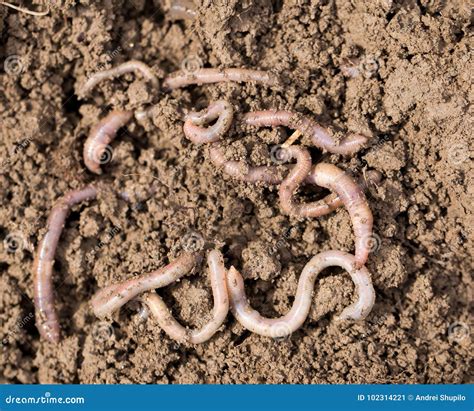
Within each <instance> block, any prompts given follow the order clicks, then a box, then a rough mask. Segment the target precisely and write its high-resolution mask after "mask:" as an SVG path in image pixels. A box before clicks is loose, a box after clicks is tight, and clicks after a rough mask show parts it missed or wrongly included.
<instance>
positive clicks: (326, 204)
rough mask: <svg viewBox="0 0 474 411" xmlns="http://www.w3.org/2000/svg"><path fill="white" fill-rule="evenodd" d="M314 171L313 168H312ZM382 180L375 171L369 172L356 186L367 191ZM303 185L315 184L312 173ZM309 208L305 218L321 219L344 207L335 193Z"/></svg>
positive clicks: (379, 174) (359, 179)
mask: <svg viewBox="0 0 474 411" xmlns="http://www.w3.org/2000/svg"><path fill="white" fill-rule="evenodd" d="M313 169H314V168H313ZM381 180H382V174H381V173H380V172H378V171H377V170H369V171H367V172H366V173H365V174H364V175H362V176H360V177H359V178H358V185H359V186H360V187H361V189H362V190H364V191H365V190H368V189H369V187H370V186H371V185H377V184H378V183H380V181H381ZM304 182H305V183H310V184H316V181H315V178H314V174H313V172H310V173H309V174H308V175H307V176H306V178H305V181H304ZM311 204H312V205H311V208H310V209H308V212H307V214H306V217H321V216H323V215H326V214H329V213H330V212H332V211H334V210H335V209H337V208H339V207H341V206H342V205H344V203H343V202H342V200H341V198H340V197H339V196H338V195H337V193H331V194H328V195H327V196H326V197H324V198H323V199H321V200H320V201H318V202H315V203H311Z"/></svg>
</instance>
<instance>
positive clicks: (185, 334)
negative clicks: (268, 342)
mask: <svg viewBox="0 0 474 411" xmlns="http://www.w3.org/2000/svg"><path fill="white" fill-rule="evenodd" d="M207 263H208V266H209V278H210V280H211V287H212V294H213V296H214V309H213V313H212V319H211V320H210V321H209V322H208V323H207V324H206V325H204V326H203V327H202V328H200V329H197V330H188V329H187V328H185V327H183V326H182V325H181V324H179V323H178V321H176V319H175V318H174V317H173V315H172V314H171V312H170V310H169V309H168V307H167V306H166V304H165V303H164V301H163V300H162V298H161V297H160V296H159V295H158V294H156V293H150V294H147V295H146V297H145V299H144V300H145V303H146V304H147V305H148V307H149V308H150V311H151V313H152V314H153V315H154V316H155V318H156V321H157V322H158V324H159V326H160V327H161V328H162V329H163V330H164V331H165V332H166V333H167V334H168V335H169V336H170V337H171V338H173V339H175V340H177V341H183V342H189V343H191V344H200V343H203V342H205V341H207V340H209V339H210V338H211V337H212V336H213V335H214V334H215V333H216V332H217V330H218V329H219V328H220V327H221V326H222V324H223V323H224V321H225V319H226V317H227V313H228V312H229V296H228V292H227V283H226V274H227V270H226V269H225V267H224V258H223V256H222V254H221V253H220V252H219V251H217V250H212V251H210V252H209V254H208V256H207Z"/></svg>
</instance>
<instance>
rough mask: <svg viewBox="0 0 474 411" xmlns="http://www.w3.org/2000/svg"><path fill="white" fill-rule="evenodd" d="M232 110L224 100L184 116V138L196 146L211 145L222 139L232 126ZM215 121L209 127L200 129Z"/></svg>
mask: <svg viewBox="0 0 474 411" xmlns="http://www.w3.org/2000/svg"><path fill="white" fill-rule="evenodd" d="M233 117H234V109H233V108H232V105H231V104H229V103H228V102H227V101H225V100H218V101H216V102H214V103H211V104H210V105H209V106H208V107H207V108H206V109H205V110H202V111H199V112H196V111H192V112H190V113H189V114H188V115H187V116H186V121H185V123H184V127H183V131H184V134H185V135H186V137H187V138H188V139H189V140H191V141H192V142H193V143H196V144H203V143H213V142H216V141H218V140H220V139H221V138H222V136H223V135H224V134H225V133H226V132H227V131H228V130H229V128H230V126H231V125H232V119H233ZM215 119H217V121H216V123H215V124H214V125H212V126H210V127H207V128H204V127H201V126H203V125H205V124H209V123H210V122H211V121H213V120H215Z"/></svg>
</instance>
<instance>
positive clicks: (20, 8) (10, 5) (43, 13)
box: [0, 1, 49, 17]
mask: <svg viewBox="0 0 474 411" xmlns="http://www.w3.org/2000/svg"><path fill="white" fill-rule="evenodd" d="M0 4H1V5H3V6H6V7H10V8H12V9H14V10H17V11H21V12H22V13H26V14H30V15H32V16H37V17H41V16H46V15H47V14H48V13H49V9H47V10H45V11H33V10H29V9H25V8H23V7H19V6H15V5H14V4H11V3H8V2H6V1H0Z"/></svg>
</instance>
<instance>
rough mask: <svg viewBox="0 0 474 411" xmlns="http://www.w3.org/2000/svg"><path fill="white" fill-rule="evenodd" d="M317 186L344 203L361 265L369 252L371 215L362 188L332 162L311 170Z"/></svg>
mask: <svg viewBox="0 0 474 411" xmlns="http://www.w3.org/2000/svg"><path fill="white" fill-rule="evenodd" d="M312 178H314V181H315V182H316V184H317V185H318V186H321V187H325V188H328V189H330V190H331V191H334V192H336V193H337V195H338V196H339V198H340V200H341V201H342V202H343V203H344V205H345V207H346V208H347V211H348V212H349V215H350V217H351V220H352V225H353V226H354V237H355V261H356V263H357V265H358V266H359V267H360V266H363V265H364V264H365V263H366V261H367V258H368V256H369V252H370V244H369V240H370V239H371V238H372V225H373V216H372V212H371V211H370V207H369V204H368V202H367V199H366V198H365V194H364V191H363V190H362V188H361V187H360V186H359V185H358V184H357V183H356V182H355V181H354V180H353V178H352V177H350V176H349V175H348V174H347V173H345V172H344V171H343V170H341V169H340V168H338V167H336V166H335V165H333V164H327V163H319V164H317V165H316V166H315V167H314V169H313V171H312Z"/></svg>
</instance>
